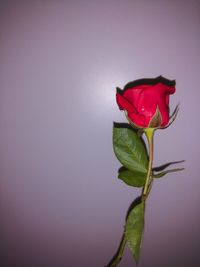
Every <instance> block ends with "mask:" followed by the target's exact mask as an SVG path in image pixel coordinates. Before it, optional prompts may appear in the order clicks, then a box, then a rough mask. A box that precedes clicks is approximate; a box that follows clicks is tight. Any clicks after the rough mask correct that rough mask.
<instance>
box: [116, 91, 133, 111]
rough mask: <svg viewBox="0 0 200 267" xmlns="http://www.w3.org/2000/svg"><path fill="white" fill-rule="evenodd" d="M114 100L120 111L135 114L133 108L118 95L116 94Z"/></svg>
mask: <svg viewBox="0 0 200 267" xmlns="http://www.w3.org/2000/svg"><path fill="white" fill-rule="evenodd" d="M116 100H117V104H118V106H119V108H120V109H121V110H127V112H135V108H134V106H133V105H132V104H131V103H130V102H129V101H128V100H126V99H125V98H124V97H123V96H121V95H120V94H119V93H117V94H116Z"/></svg>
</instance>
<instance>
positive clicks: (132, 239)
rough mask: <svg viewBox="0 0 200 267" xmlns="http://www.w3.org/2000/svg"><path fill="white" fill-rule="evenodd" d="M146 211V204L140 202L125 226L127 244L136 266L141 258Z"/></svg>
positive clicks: (132, 210)
mask: <svg viewBox="0 0 200 267" xmlns="http://www.w3.org/2000/svg"><path fill="white" fill-rule="evenodd" d="M144 211H145V202H144V201H141V200H140V202H139V203H138V204H137V205H135V206H134V207H133V208H132V209H131V210H130V212H129V214H128V217H127V221H126V226H125V235H126V238H127V243H128V246H129V248H130V250H131V252H132V255H133V257H134V259H135V261H136V264H137V263H138V262H139V258H140V250H141V244H142V236H143V231H144Z"/></svg>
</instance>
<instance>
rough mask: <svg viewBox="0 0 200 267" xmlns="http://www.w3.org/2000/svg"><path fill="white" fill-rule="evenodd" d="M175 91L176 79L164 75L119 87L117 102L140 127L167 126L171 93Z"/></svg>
mask: <svg viewBox="0 0 200 267" xmlns="http://www.w3.org/2000/svg"><path fill="white" fill-rule="evenodd" d="M174 92H175V80H168V79H166V78H164V77H162V76H159V77H157V78H154V79H140V80H136V81H133V82H130V83H128V84H127V85H126V86H125V87H124V89H123V90H121V89H120V88H117V94H116V99H117V104H118V106H119V108H120V109H121V110H124V111H125V112H126V115H127V118H128V120H129V122H130V123H131V124H132V123H133V124H134V126H136V127H138V128H150V127H152V128H157V127H161V128H162V127H165V126H166V125H167V124H168V122H169V95H170V94H173V93H174Z"/></svg>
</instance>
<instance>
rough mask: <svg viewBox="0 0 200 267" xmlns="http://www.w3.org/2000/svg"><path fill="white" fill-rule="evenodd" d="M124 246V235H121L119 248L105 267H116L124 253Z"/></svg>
mask: <svg viewBox="0 0 200 267" xmlns="http://www.w3.org/2000/svg"><path fill="white" fill-rule="evenodd" d="M125 245H126V237H125V233H123V236H122V239H121V242H120V245H119V248H118V250H117V253H116V254H115V256H114V257H113V258H112V260H111V262H110V263H109V264H108V266H107V267H116V266H117V264H118V263H119V262H120V261H121V259H122V255H123V252H124V248H125Z"/></svg>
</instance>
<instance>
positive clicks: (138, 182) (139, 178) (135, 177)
mask: <svg viewBox="0 0 200 267" xmlns="http://www.w3.org/2000/svg"><path fill="white" fill-rule="evenodd" d="M146 176H147V173H144V172H136V171H129V170H128V169H126V168H121V169H120V170H119V174H118V178H119V179H121V180H122V181H124V182H125V183H126V184H127V185H130V186H134V187H143V186H144V184H145V180H146Z"/></svg>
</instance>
